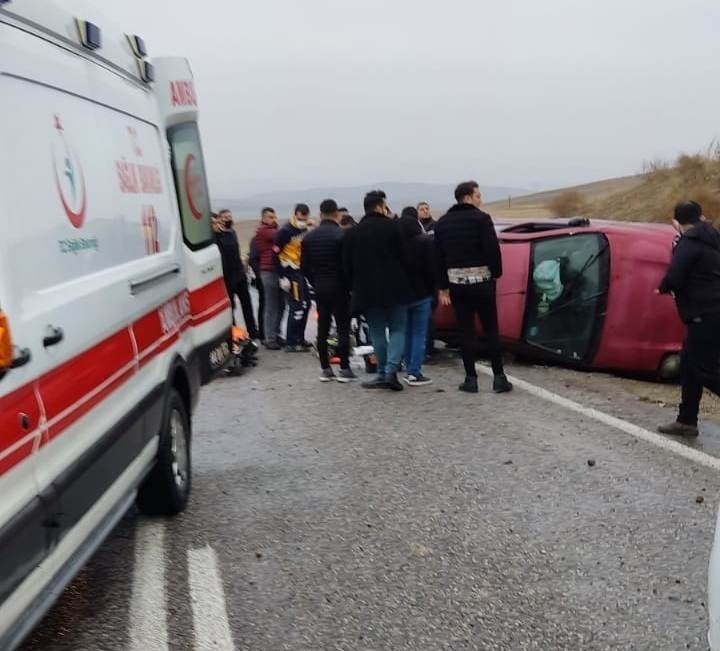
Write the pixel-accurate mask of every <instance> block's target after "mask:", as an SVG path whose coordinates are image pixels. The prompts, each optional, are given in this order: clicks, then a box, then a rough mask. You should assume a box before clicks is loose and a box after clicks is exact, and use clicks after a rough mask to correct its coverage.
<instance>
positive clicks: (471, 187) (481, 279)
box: [434, 181, 512, 393]
mask: <svg viewBox="0 0 720 651" xmlns="http://www.w3.org/2000/svg"><path fill="white" fill-rule="evenodd" d="M455 199H456V201H457V204H456V205H454V206H453V207H452V208H450V210H449V211H448V213H447V214H446V215H445V216H444V217H441V218H440V220H439V221H438V223H437V224H436V225H435V235H434V237H435V254H436V259H437V267H438V286H439V288H440V292H439V300H440V304H441V305H450V304H452V306H453V307H454V309H455V315H456V317H457V323H458V328H459V330H460V335H461V337H462V356H463V364H464V366H465V382H463V383H462V384H461V385H460V390H461V391H466V392H468V393H477V391H478V380H477V371H476V370H475V349H476V346H475V343H476V338H477V337H476V334H475V315H476V314H477V315H478V316H479V317H480V321H481V323H482V326H483V331H484V333H485V338H486V339H487V343H488V349H489V352H490V361H491V363H492V369H493V374H494V375H495V380H494V382H493V390H494V391H495V392H496V393H507V392H508V391H512V384H510V382H508V379H507V377H505V371H504V369H503V359H502V349H501V348H500V334H499V327H498V313H497V303H496V299H495V281H496V280H497V279H498V278H500V276H502V257H501V254H500V244H499V243H498V238H497V234H496V233H495V227H494V225H493V222H492V218H491V217H490V215H488V214H487V213H486V212H483V211H482V210H480V206H481V205H482V195H481V194H480V186H479V185H478V184H477V183H476V182H475V181H467V182H465V183H461V184H460V185H458V187H457V188H456V189H455Z"/></svg>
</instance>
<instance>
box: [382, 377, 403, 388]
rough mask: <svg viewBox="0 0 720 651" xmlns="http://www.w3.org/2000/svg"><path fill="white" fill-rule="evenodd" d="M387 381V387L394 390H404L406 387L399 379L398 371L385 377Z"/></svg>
mask: <svg viewBox="0 0 720 651" xmlns="http://www.w3.org/2000/svg"><path fill="white" fill-rule="evenodd" d="M385 381H386V383H387V388H388V389H391V390H393V391H402V390H403V389H404V388H405V387H404V386H403V385H402V383H401V382H400V380H398V376H397V373H390V375H388V376H386V377H385Z"/></svg>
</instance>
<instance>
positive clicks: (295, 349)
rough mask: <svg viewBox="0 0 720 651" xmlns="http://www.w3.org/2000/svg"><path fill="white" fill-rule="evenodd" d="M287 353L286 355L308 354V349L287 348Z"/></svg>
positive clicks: (300, 347)
mask: <svg viewBox="0 0 720 651" xmlns="http://www.w3.org/2000/svg"><path fill="white" fill-rule="evenodd" d="M285 352H286V353H306V352H308V349H307V348H303V347H302V346H285Z"/></svg>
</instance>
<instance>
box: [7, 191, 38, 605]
mask: <svg viewBox="0 0 720 651" xmlns="http://www.w3.org/2000/svg"><path fill="white" fill-rule="evenodd" d="M0 196H2V191H0ZM7 218H8V212H7V209H6V207H5V206H3V205H1V204H0V224H7V223H8V221H7ZM4 259H5V258H4V256H3V254H2V247H1V244H0V309H2V308H6V311H5V314H6V316H7V317H8V323H9V324H10V327H11V328H12V329H13V330H14V331H15V332H16V334H17V337H18V343H19V344H20V345H21V346H22V345H23V344H24V343H29V341H30V338H28V337H26V336H25V334H23V333H25V332H26V331H27V330H29V331H32V328H27V326H28V325H29V324H28V319H27V318H24V317H26V315H24V314H23V312H22V309H21V308H20V307H18V306H17V305H14V304H12V303H10V302H8V301H7V300H3V299H4V298H5V299H6V298H7V296H8V294H7V292H6V291H4V284H5V282H7V281H8V276H7V274H8V269H7V268H5V267H4V266H3V265H2V261H3V260H4ZM26 328H27V330H26ZM13 360H14V361H13V363H14V368H9V369H0V495H2V500H0V549H2V554H0V604H2V602H3V601H5V599H6V598H7V597H8V596H9V595H10V594H11V593H12V592H13V590H14V589H15V588H16V587H17V586H18V585H19V584H20V583H21V582H22V581H23V580H24V579H25V577H26V576H27V575H28V574H30V572H31V571H32V570H33V569H34V568H35V566H36V565H37V564H38V563H40V561H42V559H43V558H44V556H45V555H46V553H47V547H48V546H47V535H48V528H47V525H48V513H47V511H46V509H45V507H44V505H43V503H42V502H41V500H40V497H39V490H38V485H37V482H36V479H35V470H36V464H37V455H36V454H35V451H36V450H37V447H38V445H39V443H40V437H41V431H42V426H43V419H42V410H41V408H40V404H39V402H38V399H37V386H36V384H35V382H34V376H35V375H36V373H37V369H38V362H37V360H36V359H33V355H32V353H31V351H29V350H26V349H25V350H24V349H22V348H19V347H16V348H15V350H14V353H13Z"/></svg>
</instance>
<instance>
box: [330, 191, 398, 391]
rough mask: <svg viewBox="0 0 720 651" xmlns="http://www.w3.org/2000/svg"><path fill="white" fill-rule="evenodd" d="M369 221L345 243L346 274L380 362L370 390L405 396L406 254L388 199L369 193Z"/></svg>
mask: <svg viewBox="0 0 720 651" xmlns="http://www.w3.org/2000/svg"><path fill="white" fill-rule="evenodd" d="M364 207H365V217H363V218H362V220H361V221H360V223H359V224H358V225H357V226H355V227H354V228H351V229H349V230H348V231H347V232H346V234H345V238H344V242H343V270H344V273H345V276H346V279H347V284H348V287H350V289H351V291H352V312H353V314H364V315H365V318H366V319H367V322H368V326H369V329H370V337H371V339H372V344H373V347H374V348H375V356H376V357H377V368H378V375H377V377H376V378H375V379H374V380H372V381H371V382H365V383H364V384H363V387H364V388H366V389H392V390H393V391H402V389H403V385H402V384H401V383H400V381H399V380H398V377H397V372H398V369H399V368H400V362H401V360H402V356H403V353H404V352H405V328H406V325H407V306H408V304H409V303H410V302H411V301H412V289H411V287H410V279H409V273H408V266H407V259H406V249H405V246H404V245H403V240H402V235H401V233H400V226H399V223H398V221H394V220H393V219H390V210H389V208H388V206H387V197H386V195H385V193H384V192H382V191H381V190H374V191H372V192H368V194H367V195H366V196H365V201H364Z"/></svg>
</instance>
